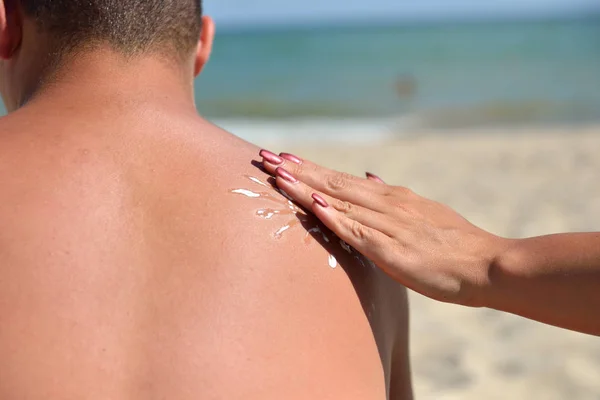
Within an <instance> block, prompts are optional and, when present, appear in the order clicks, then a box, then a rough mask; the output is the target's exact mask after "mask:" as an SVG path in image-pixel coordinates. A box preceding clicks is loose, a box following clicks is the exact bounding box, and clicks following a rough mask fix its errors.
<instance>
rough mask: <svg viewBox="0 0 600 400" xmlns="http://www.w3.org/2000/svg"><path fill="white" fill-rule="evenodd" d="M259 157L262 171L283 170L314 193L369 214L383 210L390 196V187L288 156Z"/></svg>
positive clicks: (267, 155)
mask: <svg viewBox="0 0 600 400" xmlns="http://www.w3.org/2000/svg"><path fill="white" fill-rule="evenodd" d="M260 156H261V157H262V158H263V165H264V167H265V169H266V170H267V171H268V172H269V173H271V174H273V175H275V174H276V170H277V168H285V170H287V171H288V172H289V173H290V174H292V175H293V176H294V177H295V178H296V179H298V180H300V181H302V182H304V183H305V184H306V185H308V186H310V187H312V188H313V189H315V190H316V191H319V192H321V193H325V194H327V195H329V196H331V197H335V198H336V199H340V200H342V201H347V202H350V203H352V204H356V205H358V206H362V207H366V208H369V209H371V210H375V211H382V210H383V209H384V208H385V203H384V201H383V197H384V196H386V195H387V194H390V193H391V192H392V188H391V187H389V186H387V185H382V184H381V183H380V182H377V181H375V180H370V179H361V178H358V177H355V176H353V175H350V174H346V173H342V172H337V171H332V170H330V169H327V168H323V167H321V166H319V165H317V164H314V163H311V162H310V161H305V160H300V159H299V158H298V157H296V156H293V155H291V154H286V153H281V154H280V155H276V154H273V153H271V152H269V151H267V150H261V152H260Z"/></svg>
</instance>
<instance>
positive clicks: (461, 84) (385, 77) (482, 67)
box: [196, 16, 600, 128]
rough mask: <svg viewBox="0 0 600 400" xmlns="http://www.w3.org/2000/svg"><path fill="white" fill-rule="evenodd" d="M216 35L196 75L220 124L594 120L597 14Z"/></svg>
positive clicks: (599, 78) (599, 58)
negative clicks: (209, 56)
mask: <svg viewBox="0 0 600 400" xmlns="http://www.w3.org/2000/svg"><path fill="white" fill-rule="evenodd" d="M217 22H218V21H217ZM218 32H219V33H218V35H217V38H216V43H215V47H214V53H213V56H212V59H211V61H210V63H209V65H208V66H207V67H206V69H205V71H204V72H203V74H202V75H201V77H200V78H199V79H198V80H197V82H196V96H197V98H196V100H197V104H198V108H199V110H200V111H201V113H202V114H203V115H205V116H206V117H208V118H211V119H215V120H217V121H244V124H248V123H252V122H253V121H274V120H275V121H315V120H318V121H325V120H327V121H377V120H379V121H382V120H385V119H387V118H395V119H402V118H404V119H406V120H410V121H418V122H419V124H420V125H421V126H423V125H424V126H427V127H435V128H447V127H449V128H456V127H458V128H461V127H470V126H499V125H524V124H525V125H529V124H544V125H552V124H574V123H593V122H597V121H600V16H589V17H585V18H569V19H564V20H560V19H552V20H538V21H524V20H522V21H513V22H507V21H504V22H498V21H496V22H491V21H490V22H463V23H460V22H453V23H422V24H406V23H396V24H393V23H385V24H381V23H380V24H375V23H372V24H366V23H355V24H350V23H348V24H345V25H333V26H332V25H322V26H319V25H313V26H294V27H282V26H279V27H272V28H244V29H240V28H238V29H236V28H231V27H230V28H228V29H222V30H220V31H218ZM353 126H358V125H356V124H355V123H353Z"/></svg>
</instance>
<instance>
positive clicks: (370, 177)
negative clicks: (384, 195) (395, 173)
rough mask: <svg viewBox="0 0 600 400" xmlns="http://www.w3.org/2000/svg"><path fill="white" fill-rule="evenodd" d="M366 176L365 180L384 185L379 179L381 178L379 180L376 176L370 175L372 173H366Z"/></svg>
mask: <svg viewBox="0 0 600 400" xmlns="http://www.w3.org/2000/svg"><path fill="white" fill-rule="evenodd" d="M366 175H367V179H370V180H372V181H375V182H379V183H385V182H384V181H383V179H381V178H380V177H378V176H377V175H374V174H372V173H370V172H367V173H366Z"/></svg>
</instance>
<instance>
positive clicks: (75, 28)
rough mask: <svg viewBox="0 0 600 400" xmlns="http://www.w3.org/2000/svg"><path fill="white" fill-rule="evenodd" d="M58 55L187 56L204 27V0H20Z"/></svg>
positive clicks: (26, 12)
mask: <svg viewBox="0 0 600 400" xmlns="http://www.w3.org/2000/svg"><path fill="white" fill-rule="evenodd" d="M18 1H19V2H20V4H21V5H22V7H23V11H24V12H25V14H26V15H28V16H29V17H32V18H33V19H34V20H35V21H36V23H37V25H38V26H39V28H40V29H41V30H42V31H44V32H47V33H48V34H50V35H51V37H52V38H53V39H54V42H55V43H56V46H55V47H57V48H56V49H55V51H57V52H58V53H65V52H69V51H71V50H73V49H76V48H79V47H82V46H88V45H92V46H93V45H95V44H102V43H104V44H108V45H110V46H111V47H113V48H114V49H116V50H118V51H120V52H122V53H126V54H135V53H140V52H144V51H148V50H155V49H158V50H168V51H171V52H175V53H177V54H178V55H180V56H183V55H188V54H189V52H190V51H191V50H193V49H194V47H195V46H196V44H197V42H198V39H199V36H200V30H201V28H202V0H18Z"/></svg>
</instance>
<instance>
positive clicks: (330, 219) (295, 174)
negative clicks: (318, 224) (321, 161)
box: [260, 150, 510, 307]
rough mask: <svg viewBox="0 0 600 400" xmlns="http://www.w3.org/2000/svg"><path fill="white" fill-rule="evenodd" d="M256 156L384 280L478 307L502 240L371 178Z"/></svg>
mask: <svg viewBox="0 0 600 400" xmlns="http://www.w3.org/2000/svg"><path fill="white" fill-rule="evenodd" d="M260 155H261V157H263V164H264V167H265V169H266V170H267V171H268V172H269V173H271V174H273V175H274V176H275V177H276V178H277V186H278V187H279V188H280V189H282V190H284V191H285V192H286V193H287V194H288V195H290V196H291V197H292V198H294V199H295V200H296V201H297V202H298V203H299V204H301V205H302V206H303V207H304V208H306V209H308V210H312V212H313V213H314V214H315V215H316V216H317V217H318V218H319V219H320V220H321V221H322V222H323V223H324V224H325V225H326V226H327V227H328V228H329V229H331V230H332V231H333V232H334V233H336V234H337V235H338V236H339V237H340V238H341V239H342V240H344V241H345V242H347V243H348V244H350V245H351V246H353V247H354V248H355V249H356V250H357V251H359V252H360V253H362V254H363V255H365V256H366V257H368V258H369V259H371V260H372V261H373V262H374V263H375V264H376V265H377V266H378V267H379V268H381V269H383V270H384V271H385V272H386V273H387V274H388V275H390V276H391V277H392V278H394V279H395V280H397V281H398V282H400V283H402V284H403V285H405V286H407V287H408V288H410V289H412V290H414V291H417V292H419V293H421V294H423V295H425V296H428V297H431V298H433V299H435V300H440V301H445V302H451V303H457V304H462V305H468V306H473V307H480V306H484V305H485V300H484V298H483V297H484V296H483V294H484V292H485V289H486V287H487V286H488V285H489V276H488V275H489V274H488V273H489V270H490V266H492V265H493V263H494V261H495V259H496V257H497V256H498V254H500V253H501V252H502V250H503V249H505V248H506V247H507V246H509V244H510V241H509V240H507V239H502V238H500V237H497V236H494V235H492V234H490V233H488V232H485V231H484V230H482V229H479V228H477V227H476V226H474V225H472V224H471V223H469V222H468V221H467V220H466V219H464V218H463V217H461V216H460V215H459V214H457V213H456V212H455V211H453V210H452V209H450V208H449V207H447V206H444V205H442V204H440V203H436V202H434V201H431V200H428V199H425V198H423V197H420V196H418V195H417V194H415V193H413V192H411V191H410V190H408V189H406V188H403V187H393V186H388V185H386V184H385V183H383V181H382V180H381V179H379V178H377V177H376V176H374V175H370V174H368V175H367V176H368V179H360V178H357V177H355V176H352V175H348V174H344V173H339V172H335V171H332V170H328V169H326V168H322V167H320V166H318V165H316V164H313V163H311V162H309V161H303V160H300V159H299V158H297V157H295V156H292V155H290V154H285V153H282V154H281V155H279V156H277V155H275V154H273V153H270V152H268V151H266V150H263V151H261V153H260Z"/></svg>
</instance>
